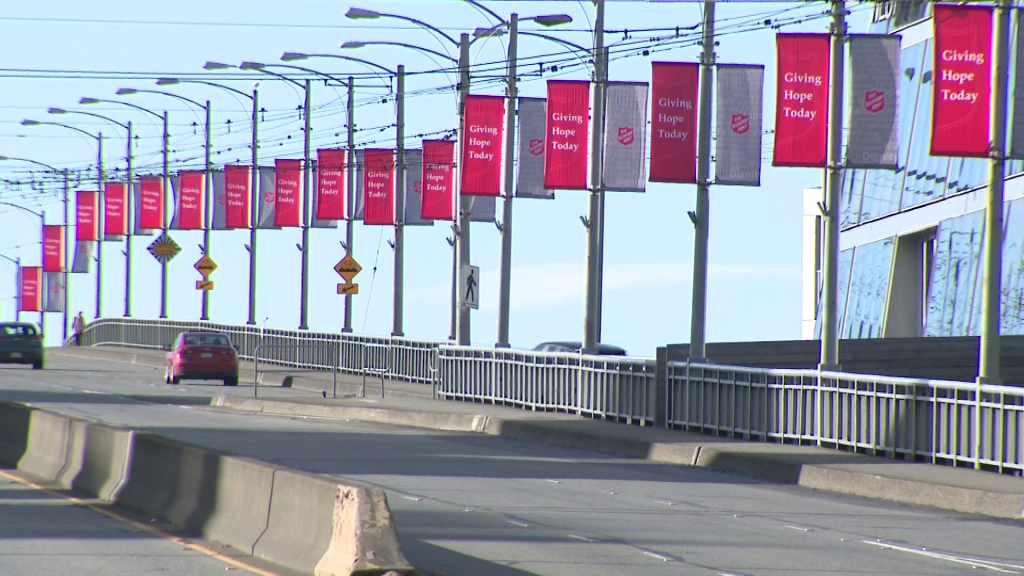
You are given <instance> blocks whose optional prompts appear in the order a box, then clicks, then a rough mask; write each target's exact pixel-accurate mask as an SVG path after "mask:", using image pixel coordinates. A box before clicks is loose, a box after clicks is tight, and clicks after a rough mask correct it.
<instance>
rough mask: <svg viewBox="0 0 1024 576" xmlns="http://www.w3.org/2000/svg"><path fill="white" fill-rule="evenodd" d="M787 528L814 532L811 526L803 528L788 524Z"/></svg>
mask: <svg viewBox="0 0 1024 576" xmlns="http://www.w3.org/2000/svg"><path fill="white" fill-rule="evenodd" d="M786 528H789V529H791V530H799V531H801V532H814V530H811V529H810V528H803V527H801V526H786Z"/></svg>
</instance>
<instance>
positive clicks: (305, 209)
mask: <svg viewBox="0 0 1024 576" xmlns="http://www.w3.org/2000/svg"><path fill="white" fill-rule="evenodd" d="M304 110H305V112H304V113H303V115H304V116H305V118H306V126H305V128H306V129H305V134H304V140H305V142H304V144H303V155H302V159H303V167H302V280H301V286H300V292H301V294H300V296H299V330H308V329H309V322H308V321H307V318H308V312H309V248H310V247H309V179H310V174H311V172H310V165H309V136H310V134H309V131H310V129H311V126H310V120H309V114H310V112H311V111H312V106H311V97H310V80H309V79H308V78H307V79H306V103H305V107H304Z"/></svg>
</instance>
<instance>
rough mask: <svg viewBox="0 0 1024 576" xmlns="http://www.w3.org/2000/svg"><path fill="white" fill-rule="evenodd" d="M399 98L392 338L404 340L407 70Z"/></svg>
mask: <svg viewBox="0 0 1024 576" xmlns="http://www.w3.org/2000/svg"><path fill="white" fill-rule="evenodd" d="M397 84H398V89H397V92H398V94H397V95H396V96H395V115H396V118H395V139H396V140H397V142H396V149H395V288H394V290H395V293H394V299H395V309H394V318H393V322H394V325H393V326H392V329H391V335H392V336H395V337H402V336H403V335H404V334H403V333H402V304H403V302H402V300H403V298H404V293H403V292H404V282H405V66H402V65H399V66H398V80H397Z"/></svg>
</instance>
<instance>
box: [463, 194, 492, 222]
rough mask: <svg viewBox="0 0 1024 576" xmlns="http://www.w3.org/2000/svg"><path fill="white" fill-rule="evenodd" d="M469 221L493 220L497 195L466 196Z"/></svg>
mask: <svg viewBox="0 0 1024 576" xmlns="http://www.w3.org/2000/svg"><path fill="white" fill-rule="evenodd" d="M468 198H469V205H470V207H469V221H470V222H494V217H495V210H496V208H497V203H498V197H497V196H468Z"/></svg>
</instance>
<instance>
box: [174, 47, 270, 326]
mask: <svg viewBox="0 0 1024 576" xmlns="http://www.w3.org/2000/svg"><path fill="white" fill-rule="evenodd" d="M232 67H233V66H230V65H228V64H221V63H219V62H207V63H206V64H205V65H203V68H204V69H205V70H226V69H228V68H232ZM156 84H157V86H172V85H177V84H202V85H204V86H211V87H214V88H219V89H221V90H226V91H228V92H232V93H234V94H237V95H239V96H243V97H245V98H248V99H249V100H251V101H252V143H251V145H250V147H251V148H252V171H251V174H250V187H251V190H250V194H249V245H248V246H247V247H246V248H247V249H248V250H249V317H248V320H247V321H246V323H247V324H249V325H250V326H254V325H256V229H257V226H256V225H257V220H258V219H259V199H260V192H259V182H260V177H259V164H258V161H259V152H258V148H259V107H260V96H259V89H258V84H257V85H256V86H254V87H253V89H252V94H251V95H250V94H247V93H245V92H242V91H241V90H236V89H235V88H232V87H230V86H224V85H223V84H218V83H216V82H208V81H206V80H182V79H180V78H160V79H159V80H157V81H156Z"/></svg>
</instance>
